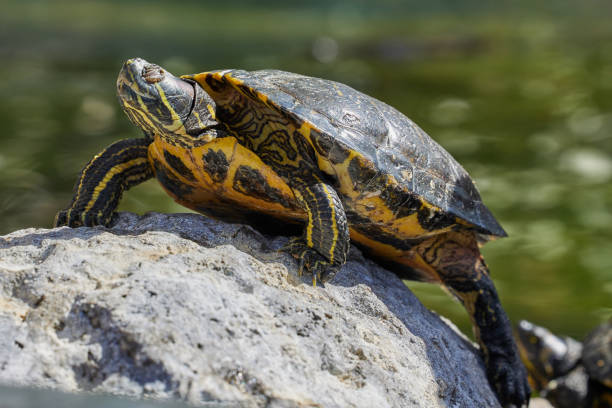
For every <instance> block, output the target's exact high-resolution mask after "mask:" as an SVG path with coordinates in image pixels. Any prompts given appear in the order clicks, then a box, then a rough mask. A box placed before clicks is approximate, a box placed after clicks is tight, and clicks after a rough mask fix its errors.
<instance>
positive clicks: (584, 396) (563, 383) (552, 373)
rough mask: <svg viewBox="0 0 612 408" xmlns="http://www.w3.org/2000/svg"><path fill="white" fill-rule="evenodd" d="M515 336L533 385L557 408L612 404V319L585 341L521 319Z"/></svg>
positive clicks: (608, 406) (609, 406)
mask: <svg viewBox="0 0 612 408" xmlns="http://www.w3.org/2000/svg"><path fill="white" fill-rule="evenodd" d="M515 336H516V339H517V344H518V347H519V353H520V355H521V358H522V359H523V362H524V363H525V366H526V367H527V371H528V378H529V383H530V384H531V386H532V387H533V388H534V389H535V390H536V391H538V392H539V393H540V395H542V396H544V397H545V398H546V399H548V400H549V401H550V403H551V404H552V405H553V406H555V407H556V408H587V407H597V408H612V320H611V321H608V322H606V323H602V324H601V325H599V326H597V327H596V328H595V329H593V330H592V331H591V332H590V333H589V334H588V335H587V336H586V338H585V339H584V341H583V342H582V343H581V342H579V341H577V340H575V339H573V338H571V337H567V336H557V335H555V334H553V333H552V332H551V331H550V330H548V329H546V328H544V327H542V326H538V325H535V324H533V323H531V322H529V321H527V320H521V321H520V322H519V323H518V325H517V326H516V331H515Z"/></svg>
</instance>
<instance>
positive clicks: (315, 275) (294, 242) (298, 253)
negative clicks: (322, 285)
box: [280, 237, 338, 286]
mask: <svg viewBox="0 0 612 408" xmlns="http://www.w3.org/2000/svg"><path fill="white" fill-rule="evenodd" d="M280 250H281V251H284V252H288V253H290V254H291V255H292V256H293V257H294V258H296V259H298V260H299V262H300V264H299V268H298V275H299V276H302V274H303V271H304V268H306V270H307V271H308V272H310V273H311V274H312V285H313V286H316V285H317V280H318V281H319V282H326V281H328V280H329V279H331V278H333V277H334V275H335V274H336V272H338V267H337V266H334V265H332V264H330V263H329V261H328V260H327V259H325V258H324V257H323V256H322V255H321V254H320V253H319V252H317V250H315V249H314V248H310V247H309V246H308V245H306V243H305V242H304V239H303V238H300V237H293V238H291V239H290V240H289V242H288V243H287V244H286V245H285V246H283V247H282V248H281V249H280Z"/></svg>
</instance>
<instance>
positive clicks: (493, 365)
mask: <svg viewBox="0 0 612 408" xmlns="http://www.w3.org/2000/svg"><path fill="white" fill-rule="evenodd" d="M509 360H510V361H509ZM487 374H488V377H489V382H490V383H491V385H493V387H494V388H495V391H496V394H497V396H498V398H499V400H500V402H501V404H502V405H503V406H504V407H527V406H528V405H529V396H530V394H531V388H530V387H529V383H528V382H527V375H526V373H525V369H524V367H523V365H522V364H521V362H520V361H518V360H516V361H512V359H508V358H507V357H506V356H498V357H497V358H493V357H492V360H491V361H489V364H488V369H487Z"/></svg>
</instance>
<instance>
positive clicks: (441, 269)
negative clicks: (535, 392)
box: [417, 231, 530, 406]
mask: <svg viewBox="0 0 612 408" xmlns="http://www.w3.org/2000/svg"><path fill="white" fill-rule="evenodd" d="M417 252H418V253H419V255H420V256H421V257H422V258H423V260H424V261H425V262H426V263H427V264H428V265H430V266H431V267H432V268H433V269H434V270H435V271H436V273H437V275H438V276H439V278H440V280H441V283H442V284H443V285H444V286H445V287H446V288H447V289H448V290H449V291H450V292H451V293H453V295H455V296H456V297H457V298H458V299H459V300H460V301H461V303H462V304H463V306H464V307H465V308H466V310H467V311H468V313H469V315H470V318H471V320H472V323H473V325H474V334H475V336H476V339H477V341H478V343H479V344H480V348H481V350H482V353H483V356H484V360H485V364H486V367H487V376H488V378H489V382H490V383H491V385H492V386H493V387H494V389H495V391H496V393H497V396H498V398H499V400H500V402H501V403H502V404H503V405H507V404H515V405H517V406H522V405H523V404H527V402H528V401H529V394H530V389H529V385H528V383H527V374H526V371H525V367H524V366H523V364H522V363H521V361H520V358H519V355H518V352H517V348H516V345H515V343H514V339H513V337H512V328H511V327H510V322H509V319H508V316H507V315H506V313H505V312H504V309H502V306H501V303H500V301H499V297H498V296H497V291H496V290H495V286H494V285H493V281H492V280H491V278H490V277H489V270H488V268H487V265H486V264H485V262H484V259H483V258H482V255H481V254H480V250H479V249H478V244H477V241H476V237H475V236H474V234H473V233H472V232H470V231H462V232H459V231H457V232H455V231H453V232H449V233H446V234H441V235H439V236H437V237H434V238H431V239H429V240H427V241H425V242H423V243H422V244H420V245H419V246H418V247H417Z"/></svg>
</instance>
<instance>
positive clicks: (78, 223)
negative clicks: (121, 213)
mask: <svg viewBox="0 0 612 408" xmlns="http://www.w3.org/2000/svg"><path fill="white" fill-rule="evenodd" d="M115 215H116V214H112V215H111V217H108V216H105V215H104V214H103V213H102V212H93V211H90V212H85V211H78V210H73V209H70V208H68V209H65V210H62V211H60V212H58V213H57V215H56V216H55V220H54V222H53V226H54V227H63V226H68V227H71V228H77V227H83V226H84V227H95V226H96V225H102V226H105V227H107V226H109V225H110V224H111V223H112V221H113V219H114V217H115Z"/></svg>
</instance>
